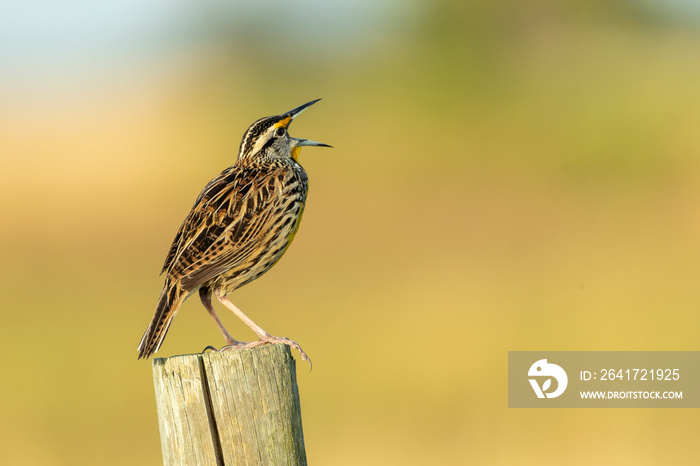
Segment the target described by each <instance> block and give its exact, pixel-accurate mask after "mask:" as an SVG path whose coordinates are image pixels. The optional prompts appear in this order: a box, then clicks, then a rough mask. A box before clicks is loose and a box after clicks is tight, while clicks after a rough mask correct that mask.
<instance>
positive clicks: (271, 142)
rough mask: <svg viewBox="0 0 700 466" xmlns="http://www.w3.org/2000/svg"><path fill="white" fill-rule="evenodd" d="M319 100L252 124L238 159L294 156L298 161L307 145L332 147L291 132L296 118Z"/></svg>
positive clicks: (268, 158)
mask: <svg viewBox="0 0 700 466" xmlns="http://www.w3.org/2000/svg"><path fill="white" fill-rule="evenodd" d="M319 100H321V99H316V100H312V101H311V102H308V103H305V104H304V105H301V106H299V107H297V108H295V109H294V110H290V111H288V112H286V113H283V114H281V115H276V116H269V117H265V118H261V119H259V120H258V121H256V122H255V123H253V124H252V125H250V128H248V131H246V132H245V134H244V135H243V139H242V140H241V147H240V149H239V150H238V160H253V159H260V160H263V159H267V160H275V159H280V158H281V159H284V158H292V159H294V160H295V161H296V160H297V157H298V156H299V152H301V148H302V147H303V146H321V147H331V146H329V145H328V144H323V143H321V142H316V141H311V140H309V139H300V138H293V137H291V136H290V135H289V132H288V129H289V125H290V124H291V123H292V121H293V120H294V118H295V117H296V116H297V115H299V114H300V113H301V112H303V111H304V110H306V109H307V108H309V107H310V106H312V105H313V104H315V103H316V102H318V101H319Z"/></svg>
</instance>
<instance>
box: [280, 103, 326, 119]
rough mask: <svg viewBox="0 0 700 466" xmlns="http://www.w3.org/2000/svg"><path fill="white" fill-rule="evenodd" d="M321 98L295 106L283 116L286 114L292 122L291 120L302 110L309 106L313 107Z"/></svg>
mask: <svg viewBox="0 0 700 466" xmlns="http://www.w3.org/2000/svg"><path fill="white" fill-rule="evenodd" d="M319 100H321V99H316V100H312V101H311V102H307V103H305V104H304V105H300V106H298V107H297V108H295V109H294V110H290V111H288V112H287V113H285V114H284V115H282V116H284V117H289V120H290V122H291V120H293V119H294V118H296V116H297V115H299V114H300V113H301V112H303V111H304V110H306V109H307V108H309V107H311V106H312V105H313V104H315V103H316V102H318V101H319Z"/></svg>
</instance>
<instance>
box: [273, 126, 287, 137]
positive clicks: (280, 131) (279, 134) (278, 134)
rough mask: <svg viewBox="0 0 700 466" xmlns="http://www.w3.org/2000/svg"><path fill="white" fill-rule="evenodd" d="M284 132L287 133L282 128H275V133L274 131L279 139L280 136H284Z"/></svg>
mask: <svg viewBox="0 0 700 466" xmlns="http://www.w3.org/2000/svg"><path fill="white" fill-rule="evenodd" d="M286 132H287V130H286V129H284V128H281V127H280V128H277V131H275V136H277V137H278V138H281V137H282V136H284V134H285V133H286Z"/></svg>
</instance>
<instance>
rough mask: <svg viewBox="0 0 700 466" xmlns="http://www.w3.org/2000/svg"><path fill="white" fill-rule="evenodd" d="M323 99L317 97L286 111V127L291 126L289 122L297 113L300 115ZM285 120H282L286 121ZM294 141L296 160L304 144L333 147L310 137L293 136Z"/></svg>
mask: <svg viewBox="0 0 700 466" xmlns="http://www.w3.org/2000/svg"><path fill="white" fill-rule="evenodd" d="M319 100H321V99H316V100H312V101H311V102H307V103H305V104H304V105H300V106H299V107H297V108H295V109H294V110H290V111H288V112H287V113H285V114H284V115H283V116H284V117H285V119H284V120H287V121H286V125H285V127H287V126H289V124H290V123H291V122H292V120H293V119H294V118H296V116H297V115H299V114H300V113H301V112H303V111H304V110H306V109H307V108H309V107H311V106H312V105H313V104H315V103H316V102H318V101H319ZM284 120H282V121H283V122H284ZM291 139H292V141H293V143H294V148H295V149H296V151H294V154H293V156H294V159H295V160H296V156H297V155H298V154H299V151H300V150H301V147H302V146H317V147H333V146H329V145H328V144H324V143H322V142H316V141H312V140H310V139H301V138H291Z"/></svg>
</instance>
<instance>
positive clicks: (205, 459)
mask: <svg viewBox="0 0 700 466" xmlns="http://www.w3.org/2000/svg"><path fill="white" fill-rule="evenodd" d="M153 380H154V385H155V390H156V403H157V408H158V424H159V427H160V435H161V447H162V450H163V463H164V464H165V465H166V466H170V465H227V466H228V465H278V464H279V465H305V464H306V451H305V448H304V434H303V430H302V424H301V406H300V403H299V390H298V387H297V381H296V364H295V361H294V359H293V358H292V355H291V352H290V350H289V347H288V346H284V345H265V346H259V347H256V348H251V349H245V350H235V351H225V352H222V353H204V354H190V355H183V356H174V357H171V358H168V359H155V360H154V361H153Z"/></svg>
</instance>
